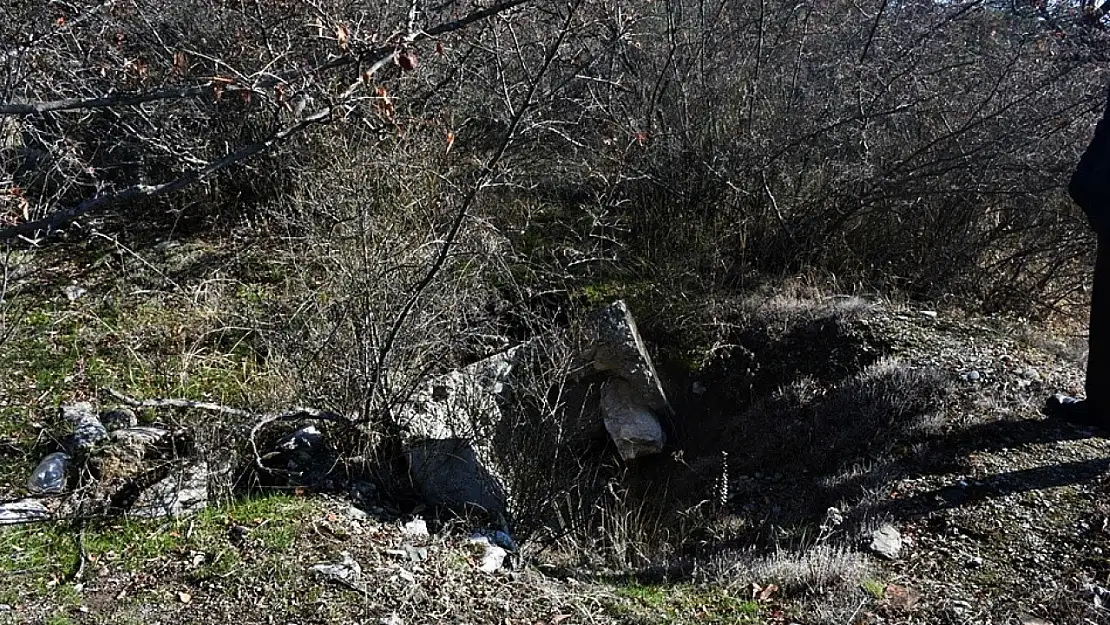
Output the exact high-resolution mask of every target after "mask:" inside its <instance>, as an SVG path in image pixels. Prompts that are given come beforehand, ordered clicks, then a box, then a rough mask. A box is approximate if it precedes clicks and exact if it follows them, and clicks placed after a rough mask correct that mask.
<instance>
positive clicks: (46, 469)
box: [27, 451, 70, 494]
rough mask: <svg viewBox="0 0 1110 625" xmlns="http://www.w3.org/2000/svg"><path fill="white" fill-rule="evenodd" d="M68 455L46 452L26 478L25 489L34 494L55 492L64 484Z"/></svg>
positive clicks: (59, 490)
mask: <svg viewBox="0 0 1110 625" xmlns="http://www.w3.org/2000/svg"><path fill="white" fill-rule="evenodd" d="M69 460H70V455H69V454H67V453H65V452H61V451H56V452H54V453H52V454H47V455H46V456H45V457H44V458H43V459H42V461H41V462H39V464H38V466H36V467H35V470H34V471H32V472H31V477H29V478H27V490H29V491H31V492H32V493H36V494H57V493H60V492H62V491H63V490H64V489H65V486H66V469H67V468H68V466H69Z"/></svg>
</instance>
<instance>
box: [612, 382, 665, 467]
mask: <svg viewBox="0 0 1110 625" xmlns="http://www.w3.org/2000/svg"><path fill="white" fill-rule="evenodd" d="M601 408H602V410H603V411H604V413H605V429H606V430H608V432H609V436H610V437H611V438H612V439H613V443H615V444H616V446H617V451H618V453H620V455H621V458H622V459H624V460H625V461H628V460H634V459H636V458H640V457H643V456H650V455H652V454H658V453H660V452H662V451H663V444H664V443H665V442H666V437H665V436H664V434H663V428H662V427H660V425H659V421H658V419H656V418H655V414H654V413H652V411H651V409H650V408H648V407H647V406H645V405H644V404H642V403H641V402H639V401H637V397H636V395H635V394H634V391H633V390H632V386H631V385H630V384H629V383H628V381H627V380H624V379H614V380H612V381H611V382H609V383H607V384H606V385H605V387H604V388H603V389H602V391H601Z"/></svg>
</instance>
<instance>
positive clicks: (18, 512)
mask: <svg viewBox="0 0 1110 625" xmlns="http://www.w3.org/2000/svg"><path fill="white" fill-rule="evenodd" d="M49 518H50V512H49V511H47V509H46V506H44V505H42V503H41V502H39V501H38V500H36V499H23V500H20V501H9V502H6V503H0V525H17V524H20V523H33V522H35V521H44V520H46V519H49Z"/></svg>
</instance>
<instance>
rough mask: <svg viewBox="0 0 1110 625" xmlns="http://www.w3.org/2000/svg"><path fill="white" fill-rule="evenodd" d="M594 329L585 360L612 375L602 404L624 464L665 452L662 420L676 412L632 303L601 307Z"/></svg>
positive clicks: (605, 389) (619, 301) (607, 423)
mask: <svg viewBox="0 0 1110 625" xmlns="http://www.w3.org/2000/svg"><path fill="white" fill-rule="evenodd" d="M592 329H593V337H592V340H593V345H592V346H591V347H590V348H588V349H587V352H586V357H587V359H588V360H589V361H590V362H591V363H592V366H593V369H594V370H595V371H598V372H604V373H607V374H609V376H611V377H610V379H609V380H608V381H607V382H606V383H605V384H606V387H605V388H604V389H603V390H602V401H601V404H602V412H603V415H604V421H605V429H606V430H607V431H608V432H609V436H610V437H611V438H612V439H613V442H614V443H615V444H616V446H617V451H618V452H619V453H620V455H621V458H623V459H624V460H633V459H635V458H640V457H642V456H648V455H652V454H658V453H661V452H662V451H663V447H664V445H666V442H667V441H666V435H665V434H664V431H663V428H662V426H661V424H660V419H662V418H666V417H670V416H671V415H672V414H673V411H672V409H671V405H670V403H669V402H668V401H667V395H666V393H664V392H663V385H662V384H661V383H660V381H659V374H657V373H656V372H655V365H654V364H652V361H651V356H650V355H648V352H647V347H646V346H645V345H644V341H643V339H642V338H640V332H639V330H638V329H637V328H636V320H635V319H633V318H632V312H631V311H630V310H629V309H628V305H627V304H626V303H625V302H624V300H617V301H616V302H613V303H612V304H610V305H608V306H606V307H605V308H603V309H601V310H600V311H598V312H597V313H596V314H595V315H594V318H593V324H592Z"/></svg>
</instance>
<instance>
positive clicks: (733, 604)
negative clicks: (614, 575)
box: [613, 584, 759, 625]
mask: <svg viewBox="0 0 1110 625" xmlns="http://www.w3.org/2000/svg"><path fill="white" fill-rule="evenodd" d="M616 595H617V597H619V600H618V602H617V603H616V604H615V605H614V606H613V608H614V612H615V613H616V615H617V616H620V617H622V618H628V619H631V620H633V621H634V622H638V623H678V624H686V623H690V624H693V623H711V624H720V625H724V624H729V625H741V624H745V623H750V624H753V625H754V624H755V623H758V622H759V619H758V615H759V603H757V602H756V601H752V600H749V599H741V598H738V597H734V596H732V595H730V594H729V593H728V592H727V591H726V590H725V589H723V588H716V587H711V586H695V585H688V584H679V585H641V584H631V585H628V586H621V587H618V588H617V589H616Z"/></svg>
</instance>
